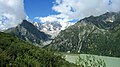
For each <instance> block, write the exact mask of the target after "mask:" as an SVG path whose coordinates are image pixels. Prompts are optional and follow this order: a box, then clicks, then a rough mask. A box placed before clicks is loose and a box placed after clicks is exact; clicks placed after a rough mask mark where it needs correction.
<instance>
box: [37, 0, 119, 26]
mask: <svg viewBox="0 0 120 67" xmlns="http://www.w3.org/2000/svg"><path fill="white" fill-rule="evenodd" d="M119 7H120V0H56V1H55V2H53V7H52V9H53V10H54V11H55V12H56V13H58V14H56V15H49V16H47V17H37V18H36V19H39V20H40V22H56V21H57V22H61V23H63V24H64V22H70V21H73V20H76V19H77V20H79V19H83V18H84V17H88V16H91V15H94V16H97V15H101V14H104V13H106V12H118V11H120V8H119Z"/></svg>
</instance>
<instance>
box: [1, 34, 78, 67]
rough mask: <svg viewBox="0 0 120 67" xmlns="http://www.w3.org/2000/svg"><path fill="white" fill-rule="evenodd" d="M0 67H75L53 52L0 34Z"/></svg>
mask: <svg viewBox="0 0 120 67" xmlns="http://www.w3.org/2000/svg"><path fill="white" fill-rule="evenodd" d="M0 66H1V67H9V66H12V67H77V66H76V65H74V64H71V63H69V62H67V61H65V60H64V59H63V58H61V56H59V55H54V52H51V51H49V50H45V49H42V48H39V47H37V46H34V45H32V44H30V43H27V42H25V41H23V40H21V39H19V38H17V37H14V36H11V35H10V34H7V33H3V32H0Z"/></svg>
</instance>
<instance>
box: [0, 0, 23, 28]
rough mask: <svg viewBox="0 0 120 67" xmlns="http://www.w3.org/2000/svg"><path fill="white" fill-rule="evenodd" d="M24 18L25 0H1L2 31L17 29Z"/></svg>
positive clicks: (0, 19)
mask: <svg viewBox="0 0 120 67" xmlns="http://www.w3.org/2000/svg"><path fill="white" fill-rule="evenodd" d="M24 18H25V16H24V4H23V0H0V22H1V23H0V30H4V29H7V28H10V27H15V26H16V25H18V24H19V23H21V22H22V20H23V19H24Z"/></svg>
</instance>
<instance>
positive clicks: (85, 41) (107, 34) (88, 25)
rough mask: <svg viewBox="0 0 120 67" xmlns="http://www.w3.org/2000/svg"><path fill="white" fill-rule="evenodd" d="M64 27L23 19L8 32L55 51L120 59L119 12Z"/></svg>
mask: <svg viewBox="0 0 120 67" xmlns="http://www.w3.org/2000/svg"><path fill="white" fill-rule="evenodd" d="M65 28H66V29H64V30H63V27H62V25H61V24H60V23H44V24H41V23H38V22H34V23H31V22H29V21H27V20H23V22H22V23H21V24H19V25H18V26H17V27H14V28H10V29H8V30H6V31H5V32H6V33H10V34H12V35H14V36H17V37H19V38H21V39H23V40H25V41H28V42H30V43H33V44H34V45H37V46H39V47H48V48H49V47H50V48H51V49H52V50H55V51H60V52H68V53H82V54H95V55H104V56H115V57H120V53H119V52H120V45H119V44H120V12H107V13H105V14H103V15H100V16H90V17H86V18H84V19H81V20H80V21H78V22H77V23H75V24H74V25H71V24H69V23H68V24H67V25H66V26H65ZM48 44H49V45H48Z"/></svg>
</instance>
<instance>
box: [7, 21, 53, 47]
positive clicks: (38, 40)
mask: <svg viewBox="0 0 120 67" xmlns="http://www.w3.org/2000/svg"><path fill="white" fill-rule="evenodd" d="M5 32H7V33H10V34H12V35H14V36H17V37H19V38H21V39H23V40H25V41H29V42H31V43H33V44H35V45H38V46H40V47H43V46H44V45H46V44H47V43H49V42H50V41H51V39H50V35H48V34H45V33H44V32H41V31H39V30H38V29H37V28H36V27H35V26H34V25H33V24H32V23H30V22H28V21H26V20H23V22H22V23H21V24H19V25H18V26H17V27H15V28H10V29H8V30H6V31H5ZM41 44H42V45H41Z"/></svg>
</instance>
